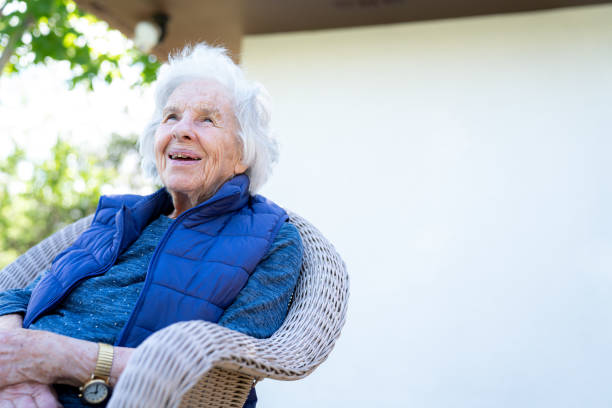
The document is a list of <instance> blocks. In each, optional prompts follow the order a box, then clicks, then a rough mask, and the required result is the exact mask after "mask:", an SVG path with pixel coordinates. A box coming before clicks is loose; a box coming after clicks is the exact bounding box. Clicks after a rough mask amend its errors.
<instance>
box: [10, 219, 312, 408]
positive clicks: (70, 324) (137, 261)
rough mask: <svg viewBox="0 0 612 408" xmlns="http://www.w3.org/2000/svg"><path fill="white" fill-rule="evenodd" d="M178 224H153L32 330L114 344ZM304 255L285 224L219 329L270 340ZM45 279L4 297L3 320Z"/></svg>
mask: <svg viewBox="0 0 612 408" xmlns="http://www.w3.org/2000/svg"><path fill="white" fill-rule="evenodd" d="M173 221H174V220H172V219H171V218H168V217H167V216H164V215H162V216H160V217H159V218H158V219H157V220H155V221H153V222H152V223H151V224H149V225H148V226H147V227H146V228H145V230H144V231H143V232H142V234H141V236H140V237H139V238H138V239H137V240H136V241H135V242H134V243H133V244H132V245H131V246H130V247H129V248H128V249H127V250H126V251H125V252H124V253H123V254H121V255H120V256H119V258H118V259H117V262H116V263H115V265H114V266H113V267H112V268H111V269H110V270H109V271H108V272H106V273H105V274H103V275H101V276H96V277H92V278H89V279H87V280H85V281H83V282H81V283H80V284H79V285H78V286H77V287H76V288H75V289H74V290H73V291H72V292H71V293H70V294H69V295H68V296H67V297H66V298H65V299H64V300H63V302H62V303H61V304H60V305H59V306H58V307H57V308H55V309H54V310H51V311H50V312H48V313H47V314H45V315H43V316H42V317H40V318H39V319H38V320H36V321H35V322H34V323H33V324H32V325H31V326H30V328H31V329H35V330H47V331H51V332H54V333H58V334H63V335H66V336H70V337H74V338H78V339H82V340H88V341H93V342H103V343H108V344H114V343H115V341H116V339H117V337H118V335H119V333H120V331H121V329H122V328H123V326H124V325H125V324H126V323H127V320H128V319H129V317H130V314H131V313H132V309H133V307H134V305H135V304H136V301H137V299H138V296H139V295H140V291H141V290H142V286H143V284H144V280H145V276H146V272H147V267H148V264H149V262H150V260H151V257H152V255H153V252H154V250H155V247H156V246H157V244H158V243H159V241H160V239H161V237H162V236H163V235H164V233H165V232H166V230H167V229H168V227H169V226H170V224H171V223H172V222H173ZM302 250H303V249H302V241H301V238H300V235H299V233H298V231H297V228H296V227H295V226H294V225H293V224H291V223H285V224H284V225H283V226H282V227H281V229H280V231H279V233H278V234H277V236H276V238H275V240H274V242H273V244H272V246H271V247H270V250H269V251H268V254H266V256H265V257H264V258H263V259H262V260H261V262H260V263H259V264H258V265H257V267H256V269H255V271H254V272H253V274H252V275H251V277H250V278H249V280H248V282H247V284H246V286H245V287H244V288H243V289H242V290H241V291H240V293H239V294H238V297H237V298H236V300H235V301H234V303H233V304H232V305H230V306H229V307H228V308H227V309H226V310H225V312H224V314H223V315H222V316H221V318H220V320H219V322H218V324H219V325H221V326H225V327H227V328H230V329H233V330H236V331H240V332H242V333H245V334H248V335H250V336H253V337H256V338H266V337H270V336H271V335H272V334H273V333H274V332H275V331H276V330H277V329H278V328H279V327H280V325H281V324H282V322H283V320H284V319H285V316H286V314H287V308H288V304H289V301H290V299H291V294H292V293H293V289H294V287H295V284H296V282H297V278H298V276H299V272H300V267H301V264H302ZM39 279H40V278H38V279H36V280H34V281H33V282H32V283H30V284H29V285H28V286H27V287H25V288H23V289H12V290H9V291H6V292H2V293H0V316H2V315H6V314H11V313H22V314H23V313H25V311H26V309H27V305H28V301H29V299H30V295H31V293H32V290H33V288H34V287H35V286H36V284H37V283H38V280H39ZM57 388H58V395H59V397H60V402H62V404H64V406H65V407H68V406H81V405H80V401H79V400H78V398H77V397H76V392H75V390H74V388H71V387H63V386H62V387H57Z"/></svg>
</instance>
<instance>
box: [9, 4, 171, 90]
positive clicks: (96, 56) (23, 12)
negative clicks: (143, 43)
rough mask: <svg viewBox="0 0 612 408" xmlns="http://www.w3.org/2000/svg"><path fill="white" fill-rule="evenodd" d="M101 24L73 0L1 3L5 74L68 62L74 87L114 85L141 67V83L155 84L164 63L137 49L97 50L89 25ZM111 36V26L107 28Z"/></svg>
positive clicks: (106, 31)
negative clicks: (124, 73)
mask: <svg viewBox="0 0 612 408" xmlns="http://www.w3.org/2000/svg"><path fill="white" fill-rule="evenodd" d="M92 24H105V23H101V22H99V20H97V19H96V18H95V17H94V16H92V15H90V14H86V13H84V12H82V11H81V10H79V9H78V8H77V7H76V5H75V3H74V2H73V1H70V0H26V1H23V0H4V1H2V0H0V52H1V54H0V75H1V74H2V73H8V74H10V73H16V72H19V71H20V70H22V69H24V68H26V67H28V66H29V65H31V64H40V63H47V62H49V61H51V60H54V61H68V62H69V63H70V69H71V71H72V78H71V79H70V83H71V86H75V85H76V84H77V83H85V84H86V85H87V86H88V87H89V88H90V89H93V81H94V79H95V78H101V79H104V80H105V81H106V82H108V83H111V82H112V81H113V80H114V79H115V78H119V77H121V76H122V70H123V69H125V67H137V68H138V69H139V70H140V80H139V81H138V82H137V83H136V84H145V83H150V82H152V81H154V80H155V78H156V75H157V70H158V69H159V66H160V63H159V62H158V61H157V60H156V59H155V58H154V57H153V56H150V55H145V54H143V53H142V52H140V51H139V50H137V49H135V48H132V49H129V50H128V51H127V52H124V53H120V54H113V53H111V52H100V51H99V50H97V49H96V47H93V46H92V45H91V44H90V42H92V40H93V38H92V34H90V33H89V34H88V33H87V32H86V31H87V27H88V26H91V25H92ZM102 31H103V32H104V33H105V34H107V33H109V30H108V28H106V29H104V30H102Z"/></svg>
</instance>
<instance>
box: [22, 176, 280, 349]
mask: <svg viewBox="0 0 612 408" xmlns="http://www.w3.org/2000/svg"><path fill="white" fill-rule="evenodd" d="M172 209H173V205H172V199H171V197H170V195H169V194H168V193H167V191H166V190H165V189H161V190H159V191H157V192H156V193H154V194H152V195H149V196H144V197H143V196H136V195H122V196H102V198H100V202H99V204H98V209H97V210H96V214H95V216H94V219H93V221H92V224H91V226H90V227H89V229H87V230H86V231H85V232H84V233H83V234H82V235H81V236H80V237H79V238H78V239H77V240H76V241H75V242H74V244H73V245H72V246H70V247H69V248H68V249H66V250H64V251H63V252H61V253H60V254H59V255H58V256H57V257H56V258H55V259H54V261H53V264H52V266H51V270H50V272H49V273H48V274H46V275H45V276H43V278H42V279H41V280H40V282H39V283H38V285H37V286H36V287H35V288H34V290H33V292H32V296H31V297H30V302H29V304H28V309H27V312H26V315H25V317H24V322H23V326H24V327H29V326H30V324H32V322H34V321H35V320H36V319H37V318H38V317H40V316H42V315H43V314H44V313H45V312H47V311H49V310H51V309H52V308H54V307H55V306H56V305H58V304H59V303H60V302H61V301H62V300H63V299H64V298H65V297H66V296H68V294H69V293H70V292H71V290H72V289H73V288H74V287H76V286H77V285H78V284H79V282H81V281H82V280H84V279H87V278H90V277H93V276H98V275H102V274H104V273H105V272H106V271H108V270H109V269H110V268H111V267H112V266H113V265H114V264H115V261H116V260H117V257H118V256H119V255H120V254H121V253H122V252H123V251H125V250H126V249H127V248H128V247H129V246H130V245H131V244H132V243H133V242H134V241H135V240H136V239H137V238H138V237H139V236H140V234H141V233H142V231H143V230H144V228H145V227H146V226H147V225H148V224H149V223H150V222H151V221H153V220H155V219H157V218H158V217H159V216H160V215H161V214H169V213H170V212H171V211H172ZM286 220H287V214H286V213H285V211H284V210H283V209H282V208H280V207H278V206H277V205H276V204H274V203H272V202H271V201H269V200H267V199H265V198H264V197H262V196H258V195H257V196H250V195H249V179H248V177H247V176H245V175H238V176H236V177H234V178H233V179H231V180H229V181H227V182H226V183H225V184H224V185H223V186H222V187H221V188H220V189H219V191H217V193H216V194H215V195H214V196H213V197H211V198H210V199H208V200H207V201H205V202H203V203H201V204H199V205H198V206H196V207H194V208H191V209H190V210H188V211H185V212H184V213H182V214H181V215H180V216H179V217H177V219H176V220H175V221H174V222H173V223H172V224H171V226H170V227H169V228H168V231H166V233H165V234H164V236H163V237H162V239H161V240H160V242H159V244H158V246H157V248H156V249H155V252H154V254H153V257H152V258H151V262H150V263H149V267H148V270H147V275H146V279H145V283H144V286H143V289H142V292H141V294H140V297H139V298H138V301H137V302H136V305H135V307H134V310H133V311H132V314H131V316H130V318H129V319H128V322H127V323H126V325H125V327H124V328H123V330H122V332H121V334H120V336H119V338H118V340H117V342H116V344H115V345H118V346H126V347H136V346H138V345H139V344H140V343H141V342H142V341H143V340H145V339H146V338H147V337H148V336H149V335H150V334H151V333H153V332H155V331H157V330H160V329H163V328H164V327H166V326H168V325H170V324H172V323H175V322H178V321H185V320H207V321H211V322H217V321H218V320H219V318H220V317H221V315H222V314H223V312H224V311H225V309H226V308H227V307H228V306H229V305H231V304H232V303H233V301H234V300H235V298H236V296H237V295H238V292H240V290H241V289H242V288H243V287H244V285H245V284H246V282H247V280H248V278H249V276H250V275H251V273H252V272H253V270H254V269H255V267H256V265H257V264H258V263H259V261H260V260H261V259H262V258H263V257H264V256H265V255H266V253H267V252H268V250H269V248H270V246H271V244H272V242H273V241H274V238H275V237H276V234H277V233H278V231H279V229H280V227H281V226H282V224H283V223H284V222H285V221H286Z"/></svg>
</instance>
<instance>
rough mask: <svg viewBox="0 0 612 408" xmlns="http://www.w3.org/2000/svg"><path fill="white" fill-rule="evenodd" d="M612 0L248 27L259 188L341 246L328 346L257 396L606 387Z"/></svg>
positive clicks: (424, 399) (549, 395) (590, 391)
mask: <svg viewBox="0 0 612 408" xmlns="http://www.w3.org/2000/svg"><path fill="white" fill-rule="evenodd" d="M611 22H612V7H610V6H603V7H601V6H600V7H588V8H582V9H573V10H560V11H553V12H539V13H529V14H519V15H507V16H492V17H485V18H469V19H460V20H449V21H438V22H425V23H417V24H402V25H397V26H387V27H372V28H364V29H352V30H338V31H327V32H318V33H298V34H291V35H274V36H260V37H249V38H247V39H246V41H245V42H244V46H243V63H244V66H245V67H246V68H247V69H248V71H249V72H250V76H251V77H253V78H257V79H259V80H261V82H263V83H264V85H265V86H266V87H267V88H268V89H269V91H270V93H271V94H272V96H273V98H274V101H275V114H274V119H275V124H276V128H277V130H278V132H279V134H280V136H281V141H282V144H283V150H282V158H281V161H280V163H279V165H278V167H277V169H276V172H275V176H274V178H273V180H272V181H271V182H270V184H269V185H268V186H267V187H266V188H265V190H264V193H265V194H266V195H268V196H270V197H271V198H272V199H275V200H277V201H278V202H280V203H282V204H285V205H286V206H287V207H289V208H291V209H293V210H295V211H297V212H299V213H301V214H302V215H304V216H306V217H308V218H309V219H311V220H312V221H313V222H315V223H316V224H317V225H318V226H319V227H320V229H321V230H322V231H323V232H324V233H326V234H327V235H328V237H329V238H330V239H331V240H332V241H333V242H334V243H335V245H336V246H337V248H338V249H339V251H340V252H341V254H342V255H343V256H344V258H345V260H346V262H347V264H348V267H349V270H350V273H351V279H352V297H351V303H350V310H349V317H348V322H347V324H346V328H345V330H344V333H343V337H342V338H341V339H340V341H339V342H338V344H337V348H336V350H334V352H333V353H332V355H331V357H330V359H329V360H328V361H327V362H326V363H325V364H324V365H322V366H321V367H320V369H319V370H318V371H316V372H315V373H314V374H313V375H312V376H311V377H309V378H307V379H306V380H302V381H299V382H295V383H278V382H274V381H264V382H263V383H261V385H259V386H258V389H259V391H260V395H261V398H260V401H261V405H262V406H263V407H266V408H270V407H286V406H292V407H312V406H317V407H343V406H359V407H372V406H378V407H392V406H406V407H408V406H410V407H451V406H452V407H481V406H482V407H492V406H495V407H501V406H503V407H519V406H520V407H544V406H547V407H576V406H581V407H609V406H610V405H611V404H612V389H611V388H610V384H609V382H610V366H611V364H612V300H611V299H612V296H611V295H612V293H611V292H612V217H611V216H610V208H612V185H611V183H610V175H611V174H612V160H610V154H611V152H612V137H611V135H610V130H611V129H612V103H611V98H612V24H611Z"/></svg>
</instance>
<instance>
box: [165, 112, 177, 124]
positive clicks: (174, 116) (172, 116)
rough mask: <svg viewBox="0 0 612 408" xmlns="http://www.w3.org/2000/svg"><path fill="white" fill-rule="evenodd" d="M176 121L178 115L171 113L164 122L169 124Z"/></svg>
mask: <svg viewBox="0 0 612 408" xmlns="http://www.w3.org/2000/svg"><path fill="white" fill-rule="evenodd" d="M174 119H176V114H174V113H170V114H168V115H166V117H165V118H164V122H167V121H169V120H174Z"/></svg>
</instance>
